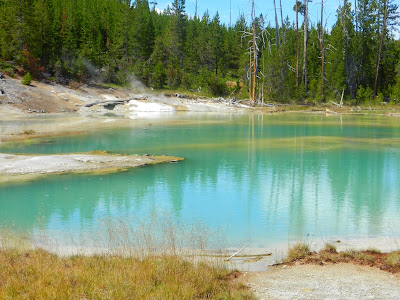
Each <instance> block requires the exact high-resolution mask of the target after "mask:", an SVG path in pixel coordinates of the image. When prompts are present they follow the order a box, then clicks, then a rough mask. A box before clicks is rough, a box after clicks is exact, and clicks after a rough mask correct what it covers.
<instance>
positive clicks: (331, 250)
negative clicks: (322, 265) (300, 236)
mask: <svg viewBox="0 0 400 300" xmlns="http://www.w3.org/2000/svg"><path fill="white" fill-rule="evenodd" d="M322 251H325V252H329V253H337V248H336V246H335V245H334V244H331V243H326V244H325V247H324V249H322Z"/></svg>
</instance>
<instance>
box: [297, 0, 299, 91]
mask: <svg viewBox="0 0 400 300" xmlns="http://www.w3.org/2000/svg"><path fill="white" fill-rule="evenodd" d="M296 87H299V6H298V1H297V0H296Z"/></svg>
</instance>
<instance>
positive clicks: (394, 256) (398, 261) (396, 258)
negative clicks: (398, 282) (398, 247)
mask: <svg viewBox="0 0 400 300" xmlns="http://www.w3.org/2000/svg"><path fill="white" fill-rule="evenodd" d="M386 263H387V264H388V265H390V266H392V267H400V251H397V252H393V253H391V254H390V255H389V256H388V257H387V258H386Z"/></svg>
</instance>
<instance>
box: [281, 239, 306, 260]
mask: <svg viewBox="0 0 400 300" xmlns="http://www.w3.org/2000/svg"><path fill="white" fill-rule="evenodd" d="M310 253H311V252H310V247H309V246H308V245H307V244H306V243H296V244H294V245H293V246H292V247H290V248H289V250H288V253H287V257H286V260H285V261H286V262H293V261H296V260H299V259H302V258H304V257H306V256H308V255H309V254H310Z"/></svg>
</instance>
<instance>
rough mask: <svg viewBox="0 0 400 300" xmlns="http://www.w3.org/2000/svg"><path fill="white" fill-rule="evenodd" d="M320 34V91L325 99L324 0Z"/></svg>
mask: <svg viewBox="0 0 400 300" xmlns="http://www.w3.org/2000/svg"><path fill="white" fill-rule="evenodd" d="M321 1H322V2H321V34H320V45H321V85H322V86H321V93H322V95H321V96H322V100H323V101H324V100H325V91H324V89H325V46H324V38H325V28H324V0H321Z"/></svg>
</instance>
